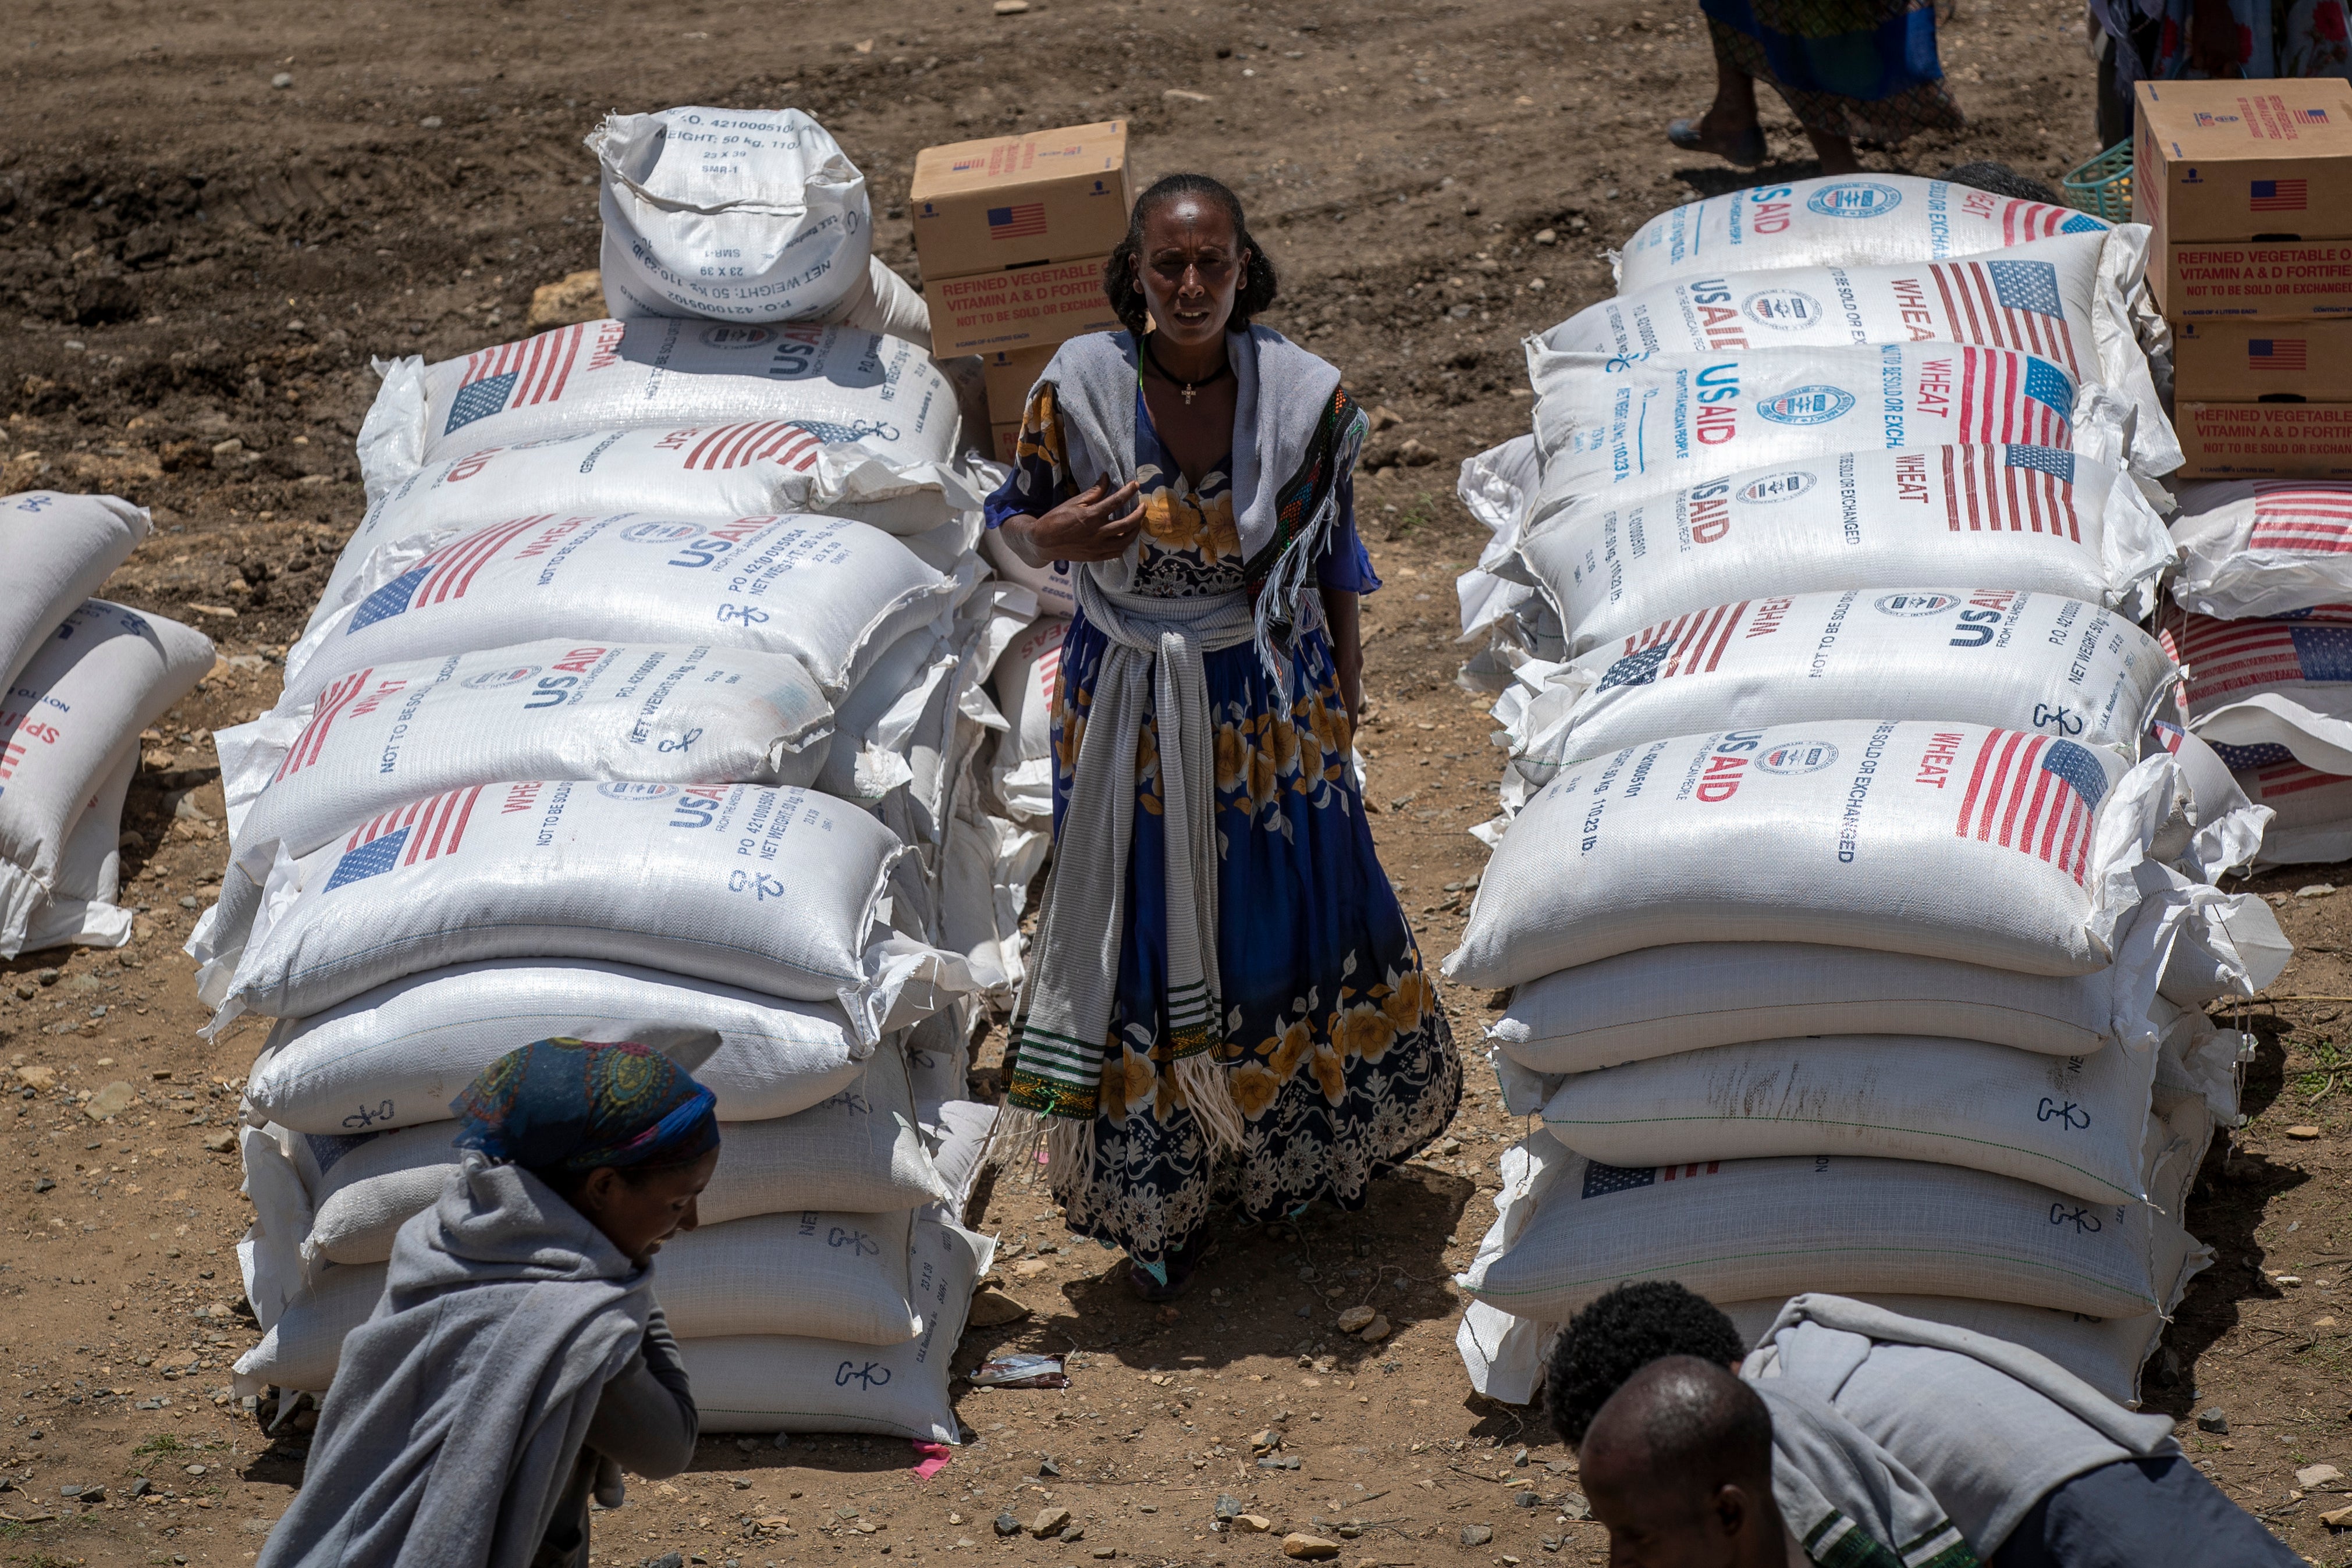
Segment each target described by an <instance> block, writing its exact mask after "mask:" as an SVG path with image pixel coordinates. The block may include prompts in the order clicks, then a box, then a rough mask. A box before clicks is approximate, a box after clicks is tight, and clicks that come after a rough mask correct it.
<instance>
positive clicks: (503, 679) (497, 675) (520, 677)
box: [464, 664, 539, 692]
mask: <svg viewBox="0 0 2352 1568" xmlns="http://www.w3.org/2000/svg"><path fill="white" fill-rule="evenodd" d="M535 674H539V666H538V665H537V664H509V666H508V667H507V668H505V669H503V670H484V671H483V672H482V673H481V674H478V675H468V676H467V677H466V680H465V683H464V684H465V687H466V689H467V691H469V692H478V691H483V690H486V689H488V688H489V687H491V686H510V685H514V684H515V683H516V682H517V681H527V680H529V679H530V678H531V676H533V675H535Z"/></svg>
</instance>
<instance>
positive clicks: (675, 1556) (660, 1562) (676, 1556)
mask: <svg viewBox="0 0 2352 1568" xmlns="http://www.w3.org/2000/svg"><path fill="white" fill-rule="evenodd" d="M644 1568H686V1558H685V1556H684V1555H683V1554H681V1553H679V1552H663V1553H662V1554H661V1555H660V1556H658V1557H648V1558H646V1561H645V1565H644Z"/></svg>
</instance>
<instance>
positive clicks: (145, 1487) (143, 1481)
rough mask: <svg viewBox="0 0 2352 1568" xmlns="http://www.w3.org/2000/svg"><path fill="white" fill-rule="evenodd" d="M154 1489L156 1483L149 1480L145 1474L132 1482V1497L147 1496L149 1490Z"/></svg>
mask: <svg viewBox="0 0 2352 1568" xmlns="http://www.w3.org/2000/svg"><path fill="white" fill-rule="evenodd" d="M153 1490H155V1483H154V1482H153V1481H151V1480H149V1479H147V1478H146V1477H145V1476H141V1477H140V1478H139V1479H137V1480H135V1481H132V1482H131V1496H132V1497H145V1496H146V1495H147V1494H148V1493H149V1492H151V1491H153Z"/></svg>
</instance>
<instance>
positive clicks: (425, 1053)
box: [245, 958, 870, 1133]
mask: <svg viewBox="0 0 2352 1568" xmlns="http://www.w3.org/2000/svg"><path fill="white" fill-rule="evenodd" d="M650 1025H663V1026H672V1027H677V1028H682V1029H709V1030H717V1031H718V1033H719V1049H718V1051H716V1052H715V1053H714V1054H712V1055H711V1056H710V1057H709V1060H707V1061H704V1062H703V1063H701V1065H699V1066H698V1067H697V1068H695V1070H694V1075H695V1078H696V1080H697V1081H698V1082H700V1083H702V1084H703V1085H704V1086H705V1087H707V1088H708V1089H709V1090H710V1092H712V1093H713V1094H715V1095H716V1096H718V1100H719V1116H720V1118H721V1119H722V1120H726V1121H759V1120H766V1119H769V1118H772V1117H778V1116H789V1115H791V1114H792V1113H794V1112H796V1111H804V1110H806V1109H808V1108H809V1107H810V1106H812V1105H815V1104H818V1103H822V1102H824V1100H826V1099H828V1098H830V1097H831V1096H833V1095H835V1094H837V1093H839V1092H841V1091H842V1090H844V1089H845V1088H846V1087H848V1086H849V1085H850V1084H851V1083H853V1082H856V1080H857V1078H858V1076H859V1074H861V1073H862V1072H864V1071H865V1066H864V1062H865V1061H866V1056H867V1054H868V1051H869V1050H870V1047H868V1046H867V1045H866V1044H864V1043H863V1042H861V1041H860V1040H859V1039H858V1036H857V1033H856V1030H854V1029H852V1028H851V1027H850V1023H849V1019H847V1018H846V1017H845V1016H844V1015H843V1013H842V1011H841V1009H840V1008H839V1007H838V1006H836V1005H835V1004H834V1003H831V1002H794V1001H786V1000H784V999H782V998H778V997H772V996H768V995H764V994H761V993H759V992H755V991H751V990H748V989H744V988H738V987H734V986H720V985H713V984H711V983H709V982H708V981H704V980H693V979H687V978H683V977H679V976H677V975H665V974H658V973H656V972H655V971H653V970H650V969H640V968H635V967H629V966H626V965H622V964H595V963H571V964H567V963H563V962H562V961H560V960H549V959H541V960H534V959H529V958H517V959H504V960H499V961H494V962H490V963H478V964H461V965H457V966H455V967H450V968H446V969H434V970H430V971H427V972H426V973H424V974H420V975H414V976H411V977H407V978H404V979H400V980H395V981H393V982H392V983H391V984H389V985H385V986H382V987H379V988H376V989H374V990H372V991H368V992H366V993H364V994H362V995H361V996H357V997H354V998H352V999H351V1000H350V1001H347V1002H342V1003H339V1004H338V1005H336V1006H334V1007H332V1008H330V1009H326V1010H325V1011H323V1012H320V1013H317V1014H313V1015H311V1016H310V1017H308V1018H301V1019H285V1020H283V1021H281V1022H280V1023H279V1024H278V1026H277V1027H276V1028H275V1029H273V1030H270V1032H269V1039H268V1042H267V1043H266V1044H265V1045H264V1046H263V1048H262V1051H261V1054H260V1057H259V1059H258V1060H257V1061H255V1062H254V1064H253V1069H252V1071H251V1073H250V1075H249V1076H248V1077H247V1080H246V1085H245V1098H246V1103H247V1105H248V1106H250V1107H251V1108H252V1111H253V1113H255V1114H257V1115H260V1116H262V1117H265V1118H267V1119H268V1120H270V1121H273V1122H276V1123H278V1124H281V1125H283V1126H286V1127H289V1128H291V1129H293V1130H294V1131H296V1132H300V1133H358V1132H365V1131H368V1130H371V1129H375V1130H381V1129H383V1128H388V1127H405V1126H412V1125H415V1124H417V1123H420V1122H438V1121H441V1120H442V1119H444V1118H446V1116H447V1115H448V1114H449V1102H450V1101H452V1100H454V1099H456V1098H457V1094H458V1092H459V1091H461V1090H463V1089H464V1088H465V1087H466V1085H467V1084H468V1083H470V1082H473V1081H474V1079H475V1077H476V1076H477V1075H478V1074H479V1073H480V1072H481V1071H482V1069H484V1068H486V1067H488V1065H489V1064H490V1063H491V1062H493V1061H497V1060H498V1059H499V1057H500V1056H503V1055H505V1054H506V1053H507V1052H508V1051H512V1050H513V1049H515V1047H517V1046H519V1045H523V1044H526V1043H528V1042H530V1041H531V1040H546V1039H550V1038H552V1037H555V1036H558V1035H564V1036H570V1037H572V1038H574V1039H580V1040H630V1039H634V1038H635V1037H636V1036H637V1035H638V1033H639V1032H641V1030H642V1028H643V1027H645V1026H650Z"/></svg>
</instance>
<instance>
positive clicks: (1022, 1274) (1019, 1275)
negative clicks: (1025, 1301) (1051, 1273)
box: [1013, 1258, 1053, 1280]
mask: <svg viewBox="0 0 2352 1568" xmlns="http://www.w3.org/2000/svg"><path fill="white" fill-rule="evenodd" d="M1052 1267H1053V1265H1052V1264H1051V1263H1048V1262H1046V1261H1045V1260H1044V1259H1043V1258H1024V1259H1023V1260H1021V1261H1020V1262H1018V1263H1015V1264H1014V1265H1013V1277H1014V1278H1015V1279H1020V1280H1034V1279H1035V1278H1036V1277H1037V1276H1038V1275H1040V1274H1042V1273H1044V1272H1045V1270H1048V1269H1050V1268H1052Z"/></svg>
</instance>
